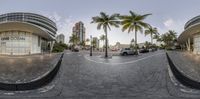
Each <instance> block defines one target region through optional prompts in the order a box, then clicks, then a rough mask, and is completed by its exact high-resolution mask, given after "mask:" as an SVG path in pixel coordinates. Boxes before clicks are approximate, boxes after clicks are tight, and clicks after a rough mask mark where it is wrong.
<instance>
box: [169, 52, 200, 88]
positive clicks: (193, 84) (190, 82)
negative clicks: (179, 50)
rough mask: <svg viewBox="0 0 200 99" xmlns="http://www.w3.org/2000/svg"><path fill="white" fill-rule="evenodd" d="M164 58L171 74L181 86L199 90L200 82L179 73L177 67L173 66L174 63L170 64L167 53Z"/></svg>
mask: <svg viewBox="0 0 200 99" xmlns="http://www.w3.org/2000/svg"><path fill="white" fill-rule="evenodd" d="M166 56H167V60H168V63H169V67H170V69H171V71H172V73H173V75H174V76H175V78H176V79H177V80H178V81H179V82H180V83H182V84H183V85H185V86H187V87H190V88H193V89H200V82H198V81H195V80H193V79H190V78H188V77H186V76H185V75H184V74H183V73H181V72H180V71H179V70H178V69H177V67H176V66H175V65H174V63H173V62H172V60H171V59H170V57H169V55H168V53H167V52H166Z"/></svg>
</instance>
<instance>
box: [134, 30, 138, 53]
mask: <svg viewBox="0 0 200 99" xmlns="http://www.w3.org/2000/svg"><path fill="white" fill-rule="evenodd" d="M135 50H136V52H137V54H138V49H137V30H135Z"/></svg>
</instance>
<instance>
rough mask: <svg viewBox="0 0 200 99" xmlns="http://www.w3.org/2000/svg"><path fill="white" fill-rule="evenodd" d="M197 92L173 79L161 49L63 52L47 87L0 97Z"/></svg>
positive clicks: (152, 97) (162, 98)
mask: <svg viewBox="0 0 200 99" xmlns="http://www.w3.org/2000/svg"><path fill="white" fill-rule="evenodd" d="M199 94H200V92H199V91H194V90H191V89H187V88H181V87H179V86H178V85H176V83H173V82H172V80H171V79H170V77H169V73H168V63H167V59H166V56H165V52H164V51H157V52H151V53H147V54H141V55H140V56H124V57H122V56H113V57H112V59H103V58H101V56H93V57H90V56H88V54H87V53H85V52H78V53H72V52H65V55H64V57H63V61H62V66H61V69H60V72H59V74H58V75H57V77H56V78H55V79H54V81H53V82H52V83H51V84H49V85H48V86H47V87H44V88H41V89H37V90H34V91H27V92H4V94H3V95H1V96H0V99H1V97H2V98H15V99H18V98H19V99H27V98H31V99H32V98H33V99H46V98H48V99H68V98H69V99H71V98H73V99H77V98H81V99H183V98H186V99H191V98H200V95H199Z"/></svg>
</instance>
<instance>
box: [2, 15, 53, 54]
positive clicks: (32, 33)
mask: <svg viewBox="0 0 200 99" xmlns="http://www.w3.org/2000/svg"><path fill="white" fill-rule="evenodd" d="M56 31H57V28H56V24H55V23H54V22H53V21H51V20H50V19H48V18H46V17H44V16H41V15H38V14H33V13H8V14H3V15H0V54H6V55H28V54H36V53H42V52H47V51H51V50H52V48H53V43H54V41H55V35H56Z"/></svg>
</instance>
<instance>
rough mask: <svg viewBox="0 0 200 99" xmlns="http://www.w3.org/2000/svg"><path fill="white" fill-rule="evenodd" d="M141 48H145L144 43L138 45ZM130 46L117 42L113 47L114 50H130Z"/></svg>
mask: <svg viewBox="0 0 200 99" xmlns="http://www.w3.org/2000/svg"><path fill="white" fill-rule="evenodd" d="M138 46H139V48H142V47H143V46H144V43H138ZM130 47H131V45H130V44H120V42H117V43H116V44H115V45H114V46H112V48H111V49H112V50H120V49H122V48H130Z"/></svg>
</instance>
